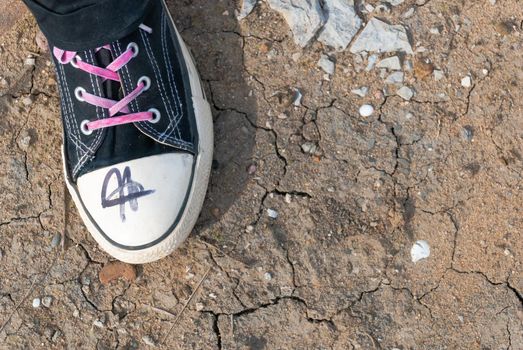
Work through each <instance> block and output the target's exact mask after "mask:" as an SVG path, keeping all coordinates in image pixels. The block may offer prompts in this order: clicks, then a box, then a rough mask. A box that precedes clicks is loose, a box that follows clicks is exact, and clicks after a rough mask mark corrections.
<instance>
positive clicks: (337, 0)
mask: <svg viewBox="0 0 523 350" xmlns="http://www.w3.org/2000/svg"><path fill="white" fill-rule="evenodd" d="M323 8H324V9H325V10H326V12H327V22H326V23H325V25H324V27H323V29H322V31H321V33H320V35H319V37H318V40H319V41H320V42H322V43H323V44H325V45H328V46H331V47H333V48H334V49H336V50H339V51H342V50H345V49H346V48H347V46H348V45H349V43H350V42H351V41H352V39H353V38H354V35H356V33H357V32H358V30H359V29H360V27H361V19H360V18H359V17H358V15H357V14H356V11H355V10H354V1H353V0H325V2H324V7H323Z"/></svg>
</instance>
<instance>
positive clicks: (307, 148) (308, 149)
mask: <svg viewBox="0 0 523 350" xmlns="http://www.w3.org/2000/svg"><path fill="white" fill-rule="evenodd" d="M317 148H318V147H317V146H316V144H314V143H313V142H305V143H304V144H303V145H301V149H302V151H303V153H310V154H313V153H315V152H316V150H317Z"/></svg>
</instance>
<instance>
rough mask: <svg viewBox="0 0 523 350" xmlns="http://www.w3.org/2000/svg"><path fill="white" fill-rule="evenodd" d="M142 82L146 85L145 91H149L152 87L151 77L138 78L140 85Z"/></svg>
mask: <svg viewBox="0 0 523 350" xmlns="http://www.w3.org/2000/svg"><path fill="white" fill-rule="evenodd" d="M140 83H143V85H144V88H143V91H147V90H149V88H150V87H151V78H149V77H145V76H144V77H141V78H140V79H138V85H140Z"/></svg>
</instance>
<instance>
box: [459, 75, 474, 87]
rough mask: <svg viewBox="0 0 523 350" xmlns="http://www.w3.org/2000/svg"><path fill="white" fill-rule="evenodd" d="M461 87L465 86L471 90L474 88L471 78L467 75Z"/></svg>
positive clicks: (462, 80)
mask: <svg viewBox="0 0 523 350" xmlns="http://www.w3.org/2000/svg"><path fill="white" fill-rule="evenodd" d="M461 86H463V87H464V88H469V87H471V86H472V78H471V77H470V75H467V76H466V77H464V78H463V79H461Z"/></svg>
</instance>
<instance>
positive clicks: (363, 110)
mask: <svg viewBox="0 0 523 350" xmlns="http://www.w3.org/2000/svg"><path fill="white" fill-rule="evenodd" d="M372 113H374V107H372V106H371V105H363V106H361V107H360V115H361V116H362V117H370V116H371V115H372Z"/></svg>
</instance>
